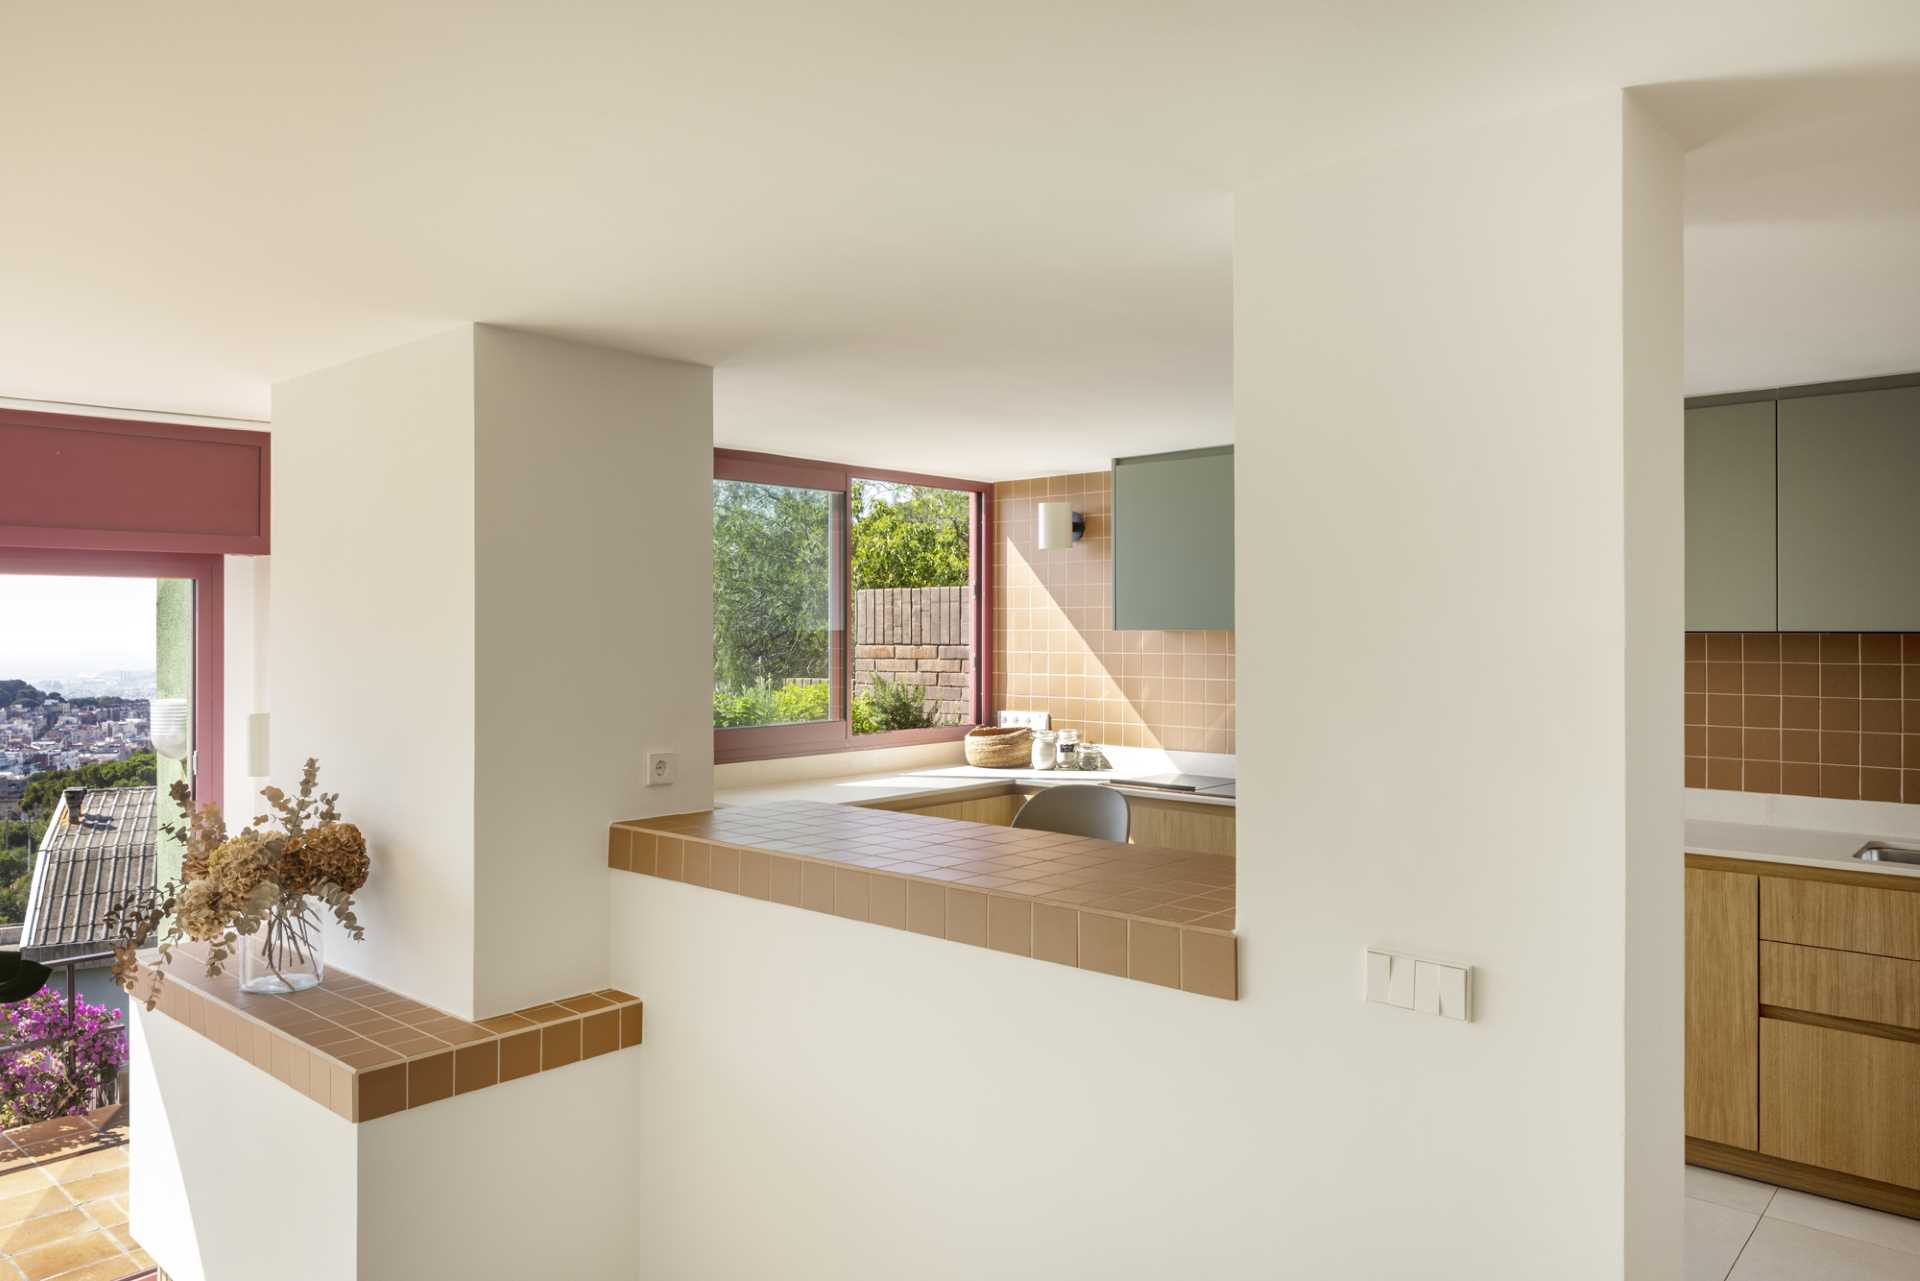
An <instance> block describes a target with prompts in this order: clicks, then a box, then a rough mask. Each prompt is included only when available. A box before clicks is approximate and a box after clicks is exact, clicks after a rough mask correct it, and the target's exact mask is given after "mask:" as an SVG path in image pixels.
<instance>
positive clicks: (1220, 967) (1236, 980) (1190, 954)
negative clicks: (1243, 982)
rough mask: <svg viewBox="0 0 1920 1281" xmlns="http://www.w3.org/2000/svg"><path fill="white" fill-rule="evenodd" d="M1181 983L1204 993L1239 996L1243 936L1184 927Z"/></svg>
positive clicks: (1181, 933) (1181, 934) (1181, 939)
mask: <svg viewBox="0 0 1920 1281" xmlns="http://www.w3.org/2000/svg"><path fill="white" fill-rule="evenodd" d="M1180 986H1181V988H1182V989H1184V990H1185V991H1188V992H1196V993H1198V994H1199V995H1201V996H1217V997H1220V998H1222V999H1223V1000H1228V1001H1237V1000H1239V999H1240V959H1239V940H1238V939H1236V938H1234V936H1233V935H1231V934H1209V933H1207V932H1206V931H1205V930H1181V931H1180Z"/></svg>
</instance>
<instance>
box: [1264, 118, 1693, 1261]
mask: <svg viewBox="0 0 1920 1281" xmlns="http://www.w3.org/2000/svg"><path fill="white" fill-rule="evenodd" d="M1679 189H1680V166H1679V161H1678V153H1677V150H1676V148H1675V147H1674V146H1673V144H1672V143H1671V142H1670V141H1668V140H1667V139H1665V138H1664V137H1663V136H1662V135H1660V134H1659V132H1658V131H1657V130H1656V129H1654V128H1652V127H1651V126H1650V125H1648V124H1647V122H1646V121H1644V120H1643V119H1642V118H1641V116H1640V115H1639V113H1638V111H1637V110H1636V109H1635V108H1634V107H1633V106H1632V105H1631V104H1630V103H1629V102H1628V100H1627V99H1626V98H1624V97H1622V96H1611V97H1609V98H1608V99H1606V100H1605V101H1596V102H1586V103H1581V104H1577V105H1573V106H1569V107H1566V108H1564V109H1560V110H1556V111H1553V112H1550V113H1545V114H1537V115H1531V116H1527V117H1524V118H1520V119H1514V120H1508V121H1505V122H1502V123H1499V124H1496V125H1489V126H1486V127H1484V128H1480V129H1477V130H1474V131H1471V132H1463V133H1455V134H1449V135H1446V136H1441V137H1429V138H1425V139H1423V140H1422V141H1421V142H1420V143H1419V144H1418V145H1413V146H1409V147H1407V148H1405V149H1404V150H1399V151H1395V152H1391V153H1384V154H1374V155H1366V156H1359V157H1355V158H1353V159H1352V160H1351V161H1350V162H1348V163H1346V164H1344V165H1342V166H1340V167H1338V168H1334V169H1330V170H1326V171H1320V172H1312V173H1299V174H1291V175H1287V176H1285V177H1284V178H1280V179H1278V180H1276V181H1274V182H1272V183H1270V184H1268V185H1265V186H1263V187H1261V188H1259V189H1257V190H1254V191H1250V192H1247V193H1243V194H1242V195H1241V197H1240V198H1239V201H1238V204H1237V226H1236V237H1235V239H1236V246H1235V254H1236V262H1235V279H1234V287H1235V306H1236V317H1235V322H1236V327H1235V361H1234V365H1235V380H1236V416H1237V417H1236V439H1237V444H1238V454H1237V462H1238V479H1237V484H1238V487H1239V491H1240V493H1239V502H1238V505H1237V506H1238V511H1239V529H1238V542H1239V546H1240V549H1241V550H1240V556H1239V558H1238V564H1239V583H1238V596H1239V608H1238V621H1239V636H1238V648H1239V652H1240V653H1241V655H1242V656H1243V658H1242V663H1241V668H1240V677H1239V681H1240V684H1239V696H1240V708H1241V714H1240V725H1241V731H1240V739H1239V742H1240V751H1241V759H1240V773H1241V776H1242V777H1243V778H1253V779H1258V780H1260V786H1258V787H1256V788H1250V789H1246V791H1245V792H1244V794H1243V796H1242V800H1241V807H1240V848H1241V850H1242V851H1243V857H1242V859H1241V873H1240V877H1241V881H1240V894H1241V904H1242V906H1241V914H1242V920H1243V922H1245V923H1246V926H1247V928H1248V930H1249V932H1250V938H1249V942H1248V946H1247V948H1246V950H1245V953H1244V955H1245V956H1246V958H1247V959H1246V962H1245V964H1246V965H1247V967H1248V972H1247V974H1246V978H1245V986H1246V988H1247V989H1248V990H1249V991H1251V992H1260V993H1285V994H1287V1000H1286V1004H1287V1005H1288V1009H1289V1013H1288V1017H1289V1021H1290V1022H1291V1023H1292V1025H1293V1026H1294V1027H1295V1028H1297V1029H1298V1031H1299V1033H1300V1035H1301V1036H1302V1037H1303V1038H1306V1039H1309V1040H1311V1041H1312V1042H1313V1043H1315V1044H1316V1045H1322V1046H1335V1047H1338V1049H1339V1052H1340V1058H1341V1061H1342V1063H1343V1070H1342V1072H1341V1073H1340V1076H1339V1079H1338V1080H1337V1081H1333V1082H1328V1083H1327V1085H1328V1086H1329V1088H1330V1092H1329V1093H1328V1094H1326V1095H1325V1096H1324V1097H1323V1098H1322V1099H1321V1102H1322V1103H1323V1105H1324V1107H1325V1109H1326V1110H1327V1111H1329V1112H1331V1113H1334V1114H1337V1115H1339V1116H1340V1117H1341V1118H1342V1119H1343V1120H1342V1126H1341V1130H1342V1136H1341V1139H1340V1141H1339V1142H1337V1143H1336V1142H1330V1141H1320V1142H1314V1143H1312V1144H1311V1146H1310V1147H1309V1148H1308V1149H1307V1150H1305V1151H1303V1152H1302V1153H1301V1156H1302V1159H1305V1160H1311V1161H1313V1162H1314V1163H1316V1165H1317V1166H1318V1168H1319V1170H1320V1174H1321V1184H1322V1186H1324V1187H1325V1188H1326V1189H1327V1190H1328V1193H1327V1196H1326V1198H1325V1203H1324V1204H1319V1205H1316V1206H1313V1207H1311V1210H1312V1226H1310V1227H1306V1228H1305V1229H1304V1230H1305V1231H1306V1232H1307V1233H1308V1235H1309V1236H1310V1237H1314V1238H1324V1239H1318V1240H1315V1241H1314V1242H1313V1244H1312V1247H1311V1248H1309V1249H1307V1250H1306V1251H1305V1254H1306V1256H1307V1257H1310V1258H1316V1259H1334V1258H1344V1260H1345V1263H1344V1270H1343V1271H1342V1272H1341V1275H1351V1276H1362V1275H1372V1274H1373V1273H1374V1270H1373V1269H1372V1268H1370V1267H1369V1265H1368V1260H1369V1259H1370V1258H1372V1257H1374V1256H1375V1255H1376V1254H1378V1255H1379V1257H1380V1258H1381V1259H1382V1260H1384V1259H1385V1258H1386V1257H1388V1256H1389V1255H1392V1254H1393V1253H1394V1252H1395V1251H1397V1250H1399V1249H1400V1248H1401V1246H1402V1245H1403V1244H1404V1243H1405V1242H1407V1241H1418V1242H1420V1243H1421V1246H1422V1247H1423V1249H1425V1250H1427V1251H1429V1252H1430V1257H1431V1258H1432V1259H1433V1260H1435V1268H1434V1271H1433V1275H1475V1276H1480V1277H1489V1278H1491V1277H1504V1276H1514V1277H1520V1276H1528V1277H1533V1276H1567V1277H1572V1276H1582V1277H1601V1276H1621V1275H1627V1276H1671V1275H1677V1269H1678V1236H1679V1214H1680V1206H1681V1194H1680V1184H1679V1178H1680V1167H1681V1112H1680V1088H1681V1081H1680V1043H1681V1023H1680V1008H1681V1004H1680V1003H1681V981H1682V978H1681V938H1680V904H1681V897H1680V896H1681V849H1680V842H1681V836H1680V803H1681V769H1680V764H1681V762H1680V746H1679V734H1680V724H1681V713H1680V686H1681V681H1680V657H1681V637H1682V621H1681V610H1680V597H1681V552H1680V528H1681V526H1680V520H1681V507H1680V503H1681V500H1680V476H1681V473H1680V467H1681V455H1680V448H1679V444H1680V436H1679V433H1680V408H1681V395H1682V392H1681V384H1680V362H1679V356H1680V264H1679V243H1680V242H1679V220H1680V216H1679ZM1255 929H1257V930H1258V931H1259V932H1258V933H1251V931H1253V930H1255ZM1369 944H1374V945H1386V946H1393V947H1398V948H1400V949H1403V950H1406V951H1411V952H1416V953H1429V954H1437V955H1441V956H1450V957H1458V958H1460V959H1463V960H1466V961H1470V962H1472V963H1473V964H1475V965H1476V966H1478V967H1479V975H1480V985H1479V989H1478V996H1479V1009H1478V1013H1477V1018H1476V1021H1475V1022H1473V1023H1472V1024H1467V1025H1461V1024H1451V1023H1443V1022H1440V1021H1438V1020H1434V1019H1423V1018H1413V1017H1408V1016H1404V1015H1402V1014H1400V1013H1398V1012H1396V1011H1393V1010H1390V1009H1383V1008H1379V1007H1370V1006H1366V1005H1363V1004H1361V1002H1360V1000H1359V993H1358V980H1357V978H1356V974H1357V969H1358V965H1359V956H1360V952H1361V949H1362V948H1364V947H1365V946H1367V945H1369ZM1623 1135H1624V1136H1625V1141H1624V1142H1623ZM1318 1137H1319V1138H1320V1139H1322V1140H1326V1139H1328V1138H1330V1136H1327V1135H1324V1134H1322V1135H1319V1136H1318ZM1336 1189H1337V1190H1339V1191H1338V1192H1336V1191H1335V1190H1336ZM1305 1208H1308V1207H1303V1209H1305ZM1340 1238H1344V1241H1345V1244H1344V1246H1343V1245H1342V1244H1341V1243H1340ZM1442 1261H1444V1262H1442Z"/></svg>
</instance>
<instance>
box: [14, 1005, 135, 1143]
mask: <svg viewBox="0 0 1920 1281" xmlns="http://www.w3.org/2000/svg"><path fill="white" fill-rule="evenodd" d="M73 1005H74V1008H73V1013H72V1015H71V1016H69V1015H68V1013H67V1003H66V1001H65V1000H64V999H63V998H62V997H60V996H57V995H55V994H54V993H53V992H51V991H48V990H46V989H44V988H43V989H42V990H41V991H39V992H37V993H35V994H34V995H32V996H30V997H28V998H27V999H26V1000H24V1001H15V1002H14V1003H13V1004H11V1005H0V1037H4V1039H5V1040H7V1041H9V1042H14V1041H38V1040H41V1039H43V1038H46V1037H63V1036H67V1035H69V1034H72V1035H73V1037H74V1040H73V1041H72V1043H71V1045H68V1044H66V1043H60V1044H55V1045H52V1046H48V1047H45V1048H43V1049H38V1050H26V1051H23V1052H20V1053H15V1054H8V1055H5V1056H0V1128H5V1129H12V1128H13V1127H14V1126H16V1125H27V1124H30V1123H32V1122H34V1121H45V1120H47V1119H48V1118H49V1117H56V1116H73V1115H77V1114H79V1113H82V1112H85V1111H87V1110H88V1109H90V1108H91V1107H93V1100H94V1095H95V1093H96V1092H97V1091H98V1090H99V1088H100V1087H101V1086H102V1085H104V1084H106V1083H107V1082H108V1081H111V1080H113V1079H114V1077H115V1076H116V1075H118V1074H119V1071H120V1069H121V1067H122V1066H123V1065H125V1063H126V1061H127V1038H126V1035H125V1028H124V1025H123V1024H122V1023H121V1020H120V1014H119V1012H118V1011H117V1010H110V1009H108V1008H107V1007H106V1006H104V1005H95V1004H94V1003H93V1002H91V1001H89V1000H86V999H85V998H84V997H79V996H76V997H75V998H74V1002H73Z"/></svg>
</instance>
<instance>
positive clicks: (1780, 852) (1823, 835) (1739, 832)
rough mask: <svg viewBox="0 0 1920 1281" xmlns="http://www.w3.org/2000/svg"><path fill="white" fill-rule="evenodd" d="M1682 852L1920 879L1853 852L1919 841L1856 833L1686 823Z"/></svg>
mask: <svg viewBox="0 0 1920 1281" xmlns="http://www.w3.org/2000/svg"><path fill="white" fill-rule="evenodd" d="M1686 840H1687V852H1688V853H1690V854H1721V855H1724V856H1726V857H1727V858H1748V859H1756V860H1758V861H1760V862H1763V863H1798V864H1800V865H1801V866H1803V867H1829V868H1839V867H1843V868H1847V869H1848V870H1850V871H1855V872H1875V873H1878V874H1880V875H1882V876H1920V867H1915V866H1912V865H1909V864H1904V863H1862V862H1860V861H1859V860H1858V859H1856V858H1854V857H1853V852H1854V851H1855V850H1857V849H1859V848H1860V847H1861V846H1862V845H1865V844H1866V843H1867V842H1868V841H1871V840H1886V841H1887V842H1888V844H1892V845H1907V846H1915V845H1920V841H1912V840H1905V841H1903V840H1900V839H1898V838H1885V837H1875V836H1873V835H1871V834H1867V833H1860V832H1823V831H1815V830H1812V829H1809V828H1804V827H1770V826H1764V825H1762V824H1757V823H1721V822H1714V821H1711V820H1707V819H1688V820H1687V825H1686Z"/></svg>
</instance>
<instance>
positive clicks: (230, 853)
mask: <svg viewBox="0 0 1920 1281" xmlns="http://www.w3.org/2000/svg"><path fill="white" fill-rule="evenodd" d="M319 774H320V762H319V761H317V760H314V759H312V758H309V759H308V761H307V765H306V768H305V769H304V770H303V771H301V775H300V787H299V790H298V791H297V792H296V793H295V794H294V795H293V796H291V797H290V796H288V795H287V794H286V793H285V792H283V791H281V790H280V789H279V788H277V787H267V788H264V789H262V790H261V793H260V795H261V796H263V797H265V798H266V801H267V804H268V806H269V807H270V808H271V809H272V811H273V813H271V814H262V815H259V816H258V817H256V818H255V819H254V820H253V823H252V824H250V825H249V826H247V827H243V828H241V829H240V831H239V832H237V833H235V834H233V835H231V836H229V835H228V834H227V827H226V822H225V820H224V819H223V818H222V817H221V814H220V808H219V807H218V806H216V805H203V806H201V807H200V808H199V809H198V810H196V809H194V808H193V798H192V794H191V792H190V791H189V790H188V788H187V785H186V783H185V782H184V781H183V782H176V783H175V784H174V785H173V787H172V789H171V790H170V792H169V795H171V796H172V798H173V800H174V803H175V804H176V805H178V806H179V807H180V814H181V819H182V821H181V822H180V823H178V824H175V823H169V824H167V825H166V826H165V829H164V830H165V831H166V833H167V834H168V835H169V836H175V837H178V838H180V839H181V840H182V841H183V842H184V844H185V846H186V858H185V860H184V862H183V864H182V868H181V874H180V877H179V878H178V879H176V880H172V881H168V882H167V883H166V884H164V885H158V886H150V887H147V888H144V889H141V890H138V891H136V892H134V893H132V894H130V895H128V896H127V897H126V898H124V899H122V900H120V901H119V902H118V903H116V904H114V906H113V907H112V909H111V910H109V911H108V913H107V916H106V925H107V929H108V932H109V936H110V937H111V938H112V940H113V951H114V961H113V975H114V979H115V981H117V982H118V983H119V984H120V986H121V987H122V988H124V989H125V990H126V991H128V992H129V993H131V992H133V991H134V985H135V983H136V982H137V980H138V978H139V974H140V967H139V962H138V960H137V954H138V952H139V950H140V949H141V948H142V947H145V946H146V945H147V944H148V943H149V942H150V941H155V940H156V939H157V946H158V948H159V952H160V960H161V962H162V963H163V964H171V963H172V960H173V948H174V946H175V945H176V944H178V943H180V942H181V941H182V940H185V939H190V940H193V941H194V942H198V943H205V944H206V945H207V957H206V965H207V973H208V974H210V975H215V974H221V973H224V972H225V969H226V966H227V964H228V962H229V961H231V960H232V959H233V956H234V954H235V953H236V952H238V953H239V958H240V987H241V989H242V990H243V991H247V992H271V993H281V994H284V993H288V992H298V991H302V990H304V989H306V988H310V987H314V986H316V985H318V984H319V982H320V980H321V979H322V978H323V977H324V976H325V973H326V957H325V931H324V930H323V928H322V922H321V917H320V913H319V911H318V909H317V908H316V907H315V903H314V900H317V901H318V902H319V903H321V904H324V905H325V906H326V907H327V908H329V909H331V911H332V912H333V916H334V919H335V920H337V921H338V922H339V923H340V924H341V925H342V926H343V927H344V928H345V929H346V931H347V934H348V936H349V937H350V938H353V939H355V940H356V941H357V940H359V939H361V938H363V937H365V931H364V930H362V929H361V927H360V922H359V920H358V918H356V917H355V916H354V912H353V896H354V893H355V892H356V891H358V890H359V889H360V887H361V886H363V885H365V884H366V882H367V870H368V866H369V864H368V861H367V843H366V839H365V838H364V837H363V836H361V834H360V829H359V828H357V827H355V826H354V825H353V824H351V823H348V822H344V821H342V820H341V818H340V812H339V809H338V808H337V804H336V803H337V802H338V800H339V794H338V793H336V792H317V790H316V789H317V784H318V780H319ZM276 824H277V825H276ZM159 984H160V974H159V971H158V970H157V969H156V970H155V971H154V981H153V985H152V986H151V987H150V988H149V989H148V991H147V997H146V1003H147V1008H148V1009H152V1008H153V1007H154V1004H155V1002H156V1001H157V1000H158V993H159Z"/></svg>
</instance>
